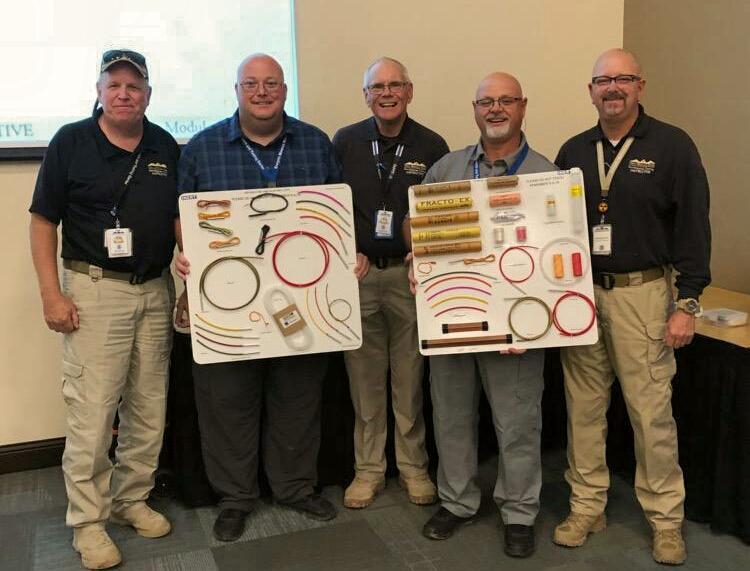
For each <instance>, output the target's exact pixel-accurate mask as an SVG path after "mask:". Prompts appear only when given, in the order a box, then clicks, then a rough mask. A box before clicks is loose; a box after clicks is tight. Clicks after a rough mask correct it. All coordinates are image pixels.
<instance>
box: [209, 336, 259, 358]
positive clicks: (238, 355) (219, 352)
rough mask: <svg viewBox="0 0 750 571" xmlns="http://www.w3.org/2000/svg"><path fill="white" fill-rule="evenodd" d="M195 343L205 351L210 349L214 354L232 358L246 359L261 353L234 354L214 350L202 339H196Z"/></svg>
mask: <svg viewBox="0 0 750 571" xmlns="http://www.w3.org/2000/svg"><path fill="white" fill-rule="evenodd" d="M195 342H196V343H197V344H198V345H200V346H201V347H204V348H205V349H208V350H209V351H213V352H214V353H218V354H219V355H229V356H230V357H244V356H246V355H260V351H245V352H243V353H232V352H229V351H221V350H219V349H214V348H213V347H209V346H208V345H206V344H205V343H204V342H203V341H201V340H200V339H196V340H195Z"/></svg>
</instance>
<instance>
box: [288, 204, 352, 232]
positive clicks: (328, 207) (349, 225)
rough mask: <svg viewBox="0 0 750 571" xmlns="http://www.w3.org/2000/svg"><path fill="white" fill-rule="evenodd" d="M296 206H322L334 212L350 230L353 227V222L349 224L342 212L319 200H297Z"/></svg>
mask: <svg viewBox="0 0 750 571" xmlns="http://www.w3.org/2000/svg"><path fill="white" fill-rule="evenodd" d="M295 204H315V205H316V206H322V207H323V208H327V209H328V210H330V211H331V212H333V213H334V214H335V215H336V216H338V217H339V218H340V219H341V221H342V222H343V223H344V224H346V225H347V226H348V227H349V228H351V227H352V224H351V222H349V221H348V220H347V219H346V218H344V216H343V215H342V214H341V212H339V211H338V210H336V209H335V208H333V207H332V206H330V205H328V204H324V203H322V202H320V201H318V200H306V199H300V200H297V201H296V202H295ZM298 210H299V208H298ZM311 212H314V211H313V210H311Z"/></svg>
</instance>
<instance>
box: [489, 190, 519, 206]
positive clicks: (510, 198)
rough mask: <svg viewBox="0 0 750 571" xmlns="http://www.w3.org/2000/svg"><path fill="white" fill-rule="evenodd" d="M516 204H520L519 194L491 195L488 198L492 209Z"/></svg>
mask: <svg viewBox="0 0 750 571" xmlns="http://www.w3.org/2000/svg"><path fill="white" fill-rule="evenodd" d="M517 204H521V193H520V192H504V193H502V194H493V195H491V196H490V206H491V207H492V208H501V207H504V206H516V205H517Z"/></svg>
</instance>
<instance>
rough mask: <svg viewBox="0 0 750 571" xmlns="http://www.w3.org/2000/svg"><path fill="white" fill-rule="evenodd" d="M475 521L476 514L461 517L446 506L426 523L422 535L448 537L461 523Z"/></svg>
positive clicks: (431, 537)
mask: <svg viewBox="0 0 750 571" xmlns="http://www.w3.org/2000/svg"><path fill="white" fill-rule="evenodd" d="M473 521H474V516H473V515H472V516H469V517H459V516H457V515H454V514H453V513H451V512H449V511H448V510H447V509H445V508H440V509H439V510H438V511H436V512H435V514H434V515H433V516H432V517H431V518H430V519H429V520H428V521H427V523H426V524H424V527H423V528H422V535H424V536H425V537H426V538H427V539H448V538H449V537H450V536H451V535H453V533H454V532H455V531H456V528H457V527H458V526H459V525H466V524H468V523H472V522H473Z"/></svg>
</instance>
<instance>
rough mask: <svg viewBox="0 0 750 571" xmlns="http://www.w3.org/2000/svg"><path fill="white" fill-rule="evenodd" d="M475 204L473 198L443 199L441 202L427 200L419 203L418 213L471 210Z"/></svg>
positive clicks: (417, 205) (417, 206)
mask: <svg viewBox="0 0 750 571" xmlns="http://www.w3.org/2000/svg"><path fill="white" fill-rule="evenodd" d="M473 204H474V201H473V200H472V199H471V196H458V197H456V198H441V199H439V200H425V201H423V202H417V204H416V205H415V208H416V209H417V212H429V211H430V210H452V209H455V208H470V207H471V206H472V205H473Z"/></svg>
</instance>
